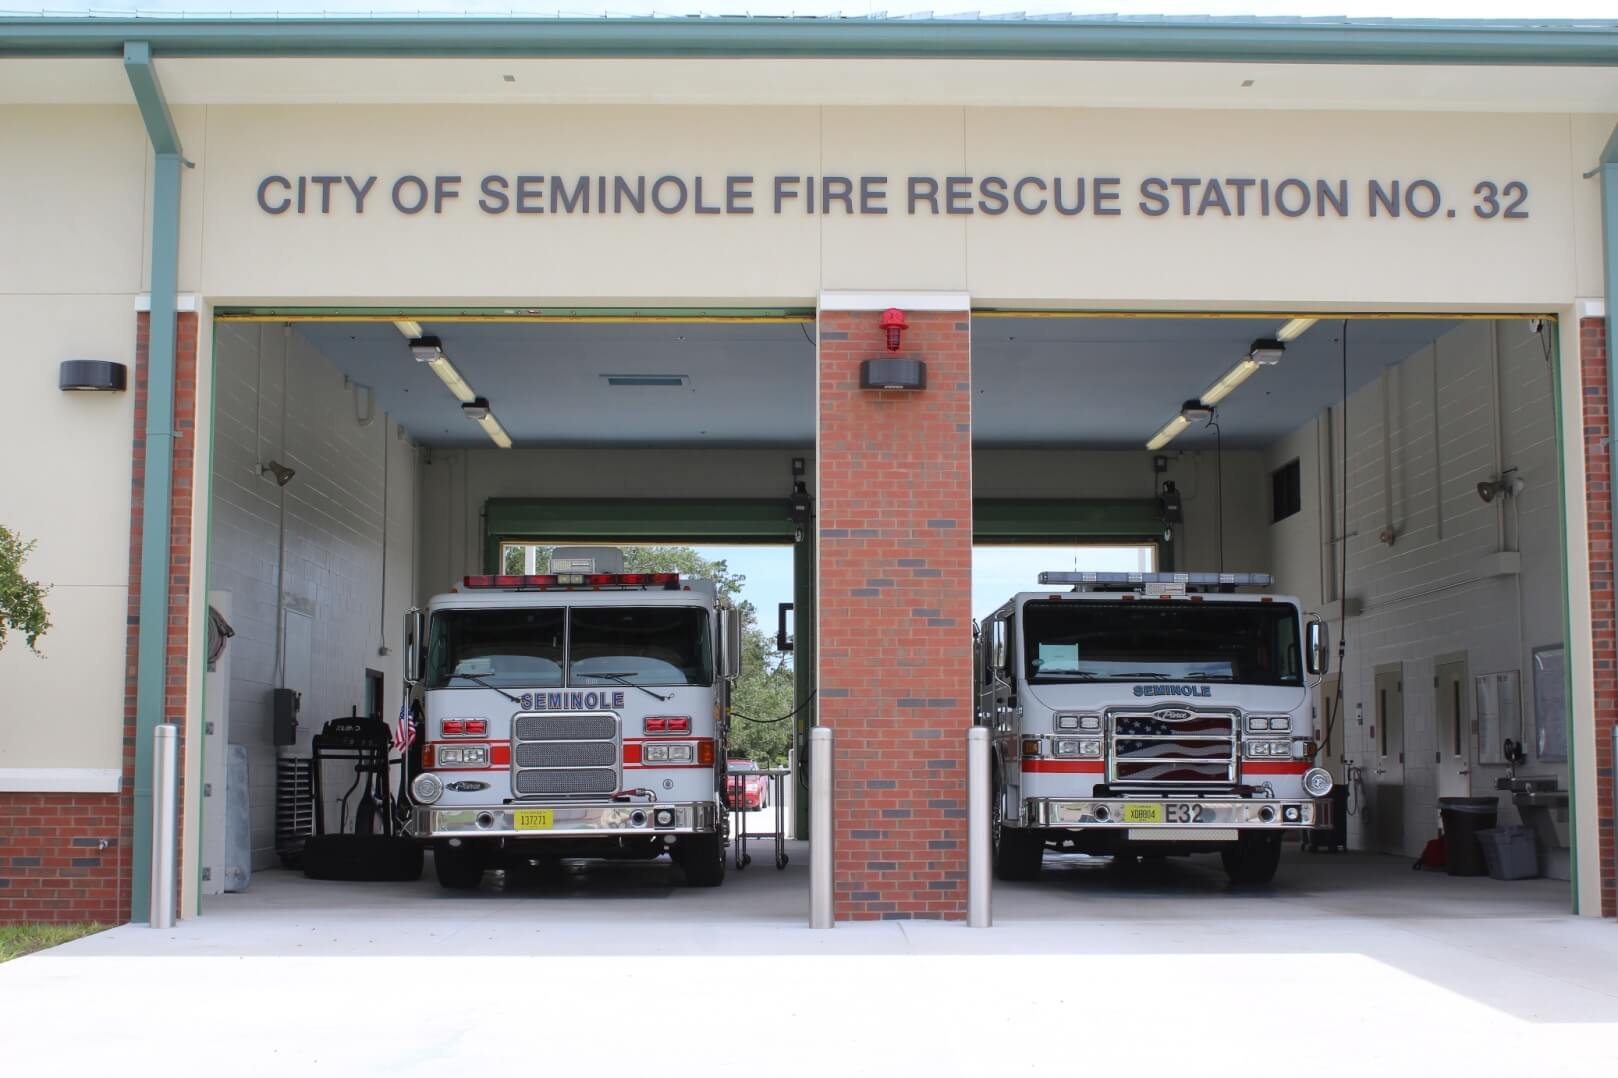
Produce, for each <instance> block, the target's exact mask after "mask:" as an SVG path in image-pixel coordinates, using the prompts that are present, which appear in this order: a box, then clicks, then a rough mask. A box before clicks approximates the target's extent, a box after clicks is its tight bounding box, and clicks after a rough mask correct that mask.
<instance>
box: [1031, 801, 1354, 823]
mask: <svg viewBox="0 0 1618 1078" xmlns="http://www.w3.org/2000/svg"><path fill="white" fill-rule="evenodd" d="M1126 805H1131V806H1132V805H1158V806H1161V807H1162V810H1163V811H1162V813H1161V817H1160V818H1159V819H1158V820H1156V821H1141V820H1130V819H1128V818H1127V815H1126V813H1125V806H1126ZM1023 826H1025V827H1052V828H1063V827H1071V828H1080V827H1082V828H1085V829H1087V830H1088V829H1090V828H1117V829H1119V830H1136V831H1138V830H1142V829H1151V828H1154V827H1161V828H1173V829H1174V830H1176V831H1179V830H1191V831H1196V830H1200V829H1208V830H1228V829H1230V828H1233V827H1234V828H1239V829H1241V830H1253V831H1296V830H1304V829H1308V828H1314V827H1329V826H1331V801H1330V800H1329V799H1322V800H1319V801H1310V800H1285V799H1280V798H1255V799H1251V800H1249V799H1246V798H1232V799H1227V800H1217V799H1214V798H1201V797H1187V798H1168V797H1165V798H1155V797H1140V798H1134V799H1131V798H1126V797H1112V798H1088V799H1084V800H1074V801H1067V800H1057V799H1055V798H1034V799H1030V800H1029V801H1027V802H1025V804H1024V808H1023Z"/></svg>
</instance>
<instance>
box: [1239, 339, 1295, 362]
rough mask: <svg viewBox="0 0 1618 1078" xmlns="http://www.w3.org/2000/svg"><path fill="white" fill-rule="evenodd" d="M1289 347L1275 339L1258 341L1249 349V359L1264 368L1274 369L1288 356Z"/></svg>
mask: <svg viewBox="0 0 1618 1078" xmlns="http://www.w3.org/2000/svg"><path fill="white" fill-rule="evenodd" d="M1286 353H1287V346H1286V345H1284V344H1282V343H1281V342H1280V341H1278V340H1275V339H1274V338H1273V337H1265V338H1262V339H1261V340H1256V341H1254V342H1253V343H1252V345H1250V346H1249V347H1248V349H1247V358H1248V359H1251V360H1252V361H1253V362H1254V363H1257V364H1259V365H1260V366H1264V367H1273V366H1275V365H1276V364H1277V363H1279V362H1281V357H1282V356H1284V355H1286Z"/></svg>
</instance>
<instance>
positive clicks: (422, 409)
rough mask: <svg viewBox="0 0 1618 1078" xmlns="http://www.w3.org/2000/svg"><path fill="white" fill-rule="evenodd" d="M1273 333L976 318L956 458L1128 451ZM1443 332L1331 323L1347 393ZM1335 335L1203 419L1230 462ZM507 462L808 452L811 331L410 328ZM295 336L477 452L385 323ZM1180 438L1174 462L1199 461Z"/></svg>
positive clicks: (771, 327)
mask: <svg viewBox="0 0 1618 1078" xmlns="http://www.w3.org/2000/svg"><path fill="white" fill-rule="evenodd" d="M1283 321H1284V319H1281V318H1264V319H1245V318H1243V319H1231V318H1127V319H1126V318H1033V317H1015V318H998V317H979V318H977V319H975V320H974V322H973V341H972V367H973V441H974V443H975V444H977V445H980V446H1064V447H1083V448H1122V449H1138V448H1141V447H1142V446H1143V445H1144V444H1145V442H1146V440H1147V439H1148V438H1149V437H1151V435H1152V434H1153V433H1154V432H1155V431H1156V430H1157V429H1158V428H1159V427H1161V426H1162V425H1163V423H1165V422H1166V421H1167V420H1168V419H1169V418H1171V417H1172V416H1173V415H1174V414H1176V413H1177V412H1178V411H1179V407H1180V404H1181V402H1182V401H1184V400H1186V399H1189V398H1194V397H1197V396H1199V395H1200V394H1201V393H1202V392H1203V390H1205V389H1206V388H1207V387H1208V386H1209V385H1211V384H1212V383H1213V382H1214V381H1215V380H1217V379H1218V378H1219V376H1220V375H1222V374H1224V372H1225V371H1226V370H1228V369H1229V368H1230V367H1231V366H1232V365H1233V364H1234V363H1236V362H1237V360H1239V359H1240V358H1241V357H1242V356H1243V355H1245V354H1246V352H1247V350H1248V347H1249V345H1250V344H1251V342H1252V341H1254V340H1255V339H1258V338H1261V337H1265V336H1270V335H1273V334H1274V333H1275V332H1276V331H1277V330H1278V328H1279V327H1280V325H1281V323H1282V322H1283ZM1453 325H1454V323H1452V322H1445V321H1437V320H1413V319H1363V320H1357V321H1351V322H1350V323H1349V349H1348V376H1349V387H1350V390H1351V391H1352V390H1353V389H1355V388H1358V387H1359V386H1361V385H1364V384H1365V383H1366V382H1368V381H1370V380H1371V379H1372V378H1374V377H1375V376H1376V374H1377V372H1378V371H1380V370H1381V369H1382V368H1383V367H1386V366H1389V365H1391V364H1394V363H1397V362H1399V361H1400V360H1402V359H1404V358H1406V357H1408V356H1409V355H1411V354H1412V353H1413V352H1415V351H1417V350H1418V349H1420V348H1421V347H1423V346H1425V345H1426V344H1427V343H1428V342H1430V341H1432V340H1434V339H1435V338H1437V337H1438V336H1440V335H1441V334H1442V333H1444V332H1445V331H1447V330H1448V329H1449V328H1452V327H1453ZM1341 327H1342V323H1341V322H1321V323H1319V324H1317V325H1316V326H1315V327H1314V328H1313V329H1311V330H1310V331H1309V332H1307V333H1306V334H1304V336H1303V337H1302V338H1300V339H1299V340H1297V341H1295V342H1293V343H1292V344H1291V345H1290V346H1289V347H1288V350H1287V355H1286V356H1285V358H1284V359H1283V360H1282V362H1281V363H1280V364H1279V365H1277V366H1274V367H1267V368H1264V369H1262V370H1260V371H1259V372H1258V373H1257V374H1255V375H1254V376H1253V377H1252V378H1251V379H1249V380H1248V381H1247V383H1246V384H1245V385H1243V386H1241V387H1240V388H1239V389H1237V390H1236V391H1235V393H1233V394H1232V395H1231V396H1230V397H1228V398H1227V399H1226V400H1225V402H1224V403H1223V404H1222V405H1221V407H1220V425H1221V430H1222V432H1223V438H1224V442H1225V445H1226V446H1227V447H1230V448H1259V447H1262V446H1266V445H1268V444H1270V443H1272V442H1274V441H1275V440H1276V439H1277V438H1279V437H1280V436H1282V435H1284V434H1286V433H1288V432H1290V431H1292V430H1294V429H1296V428H1297V427H1298V426H1300V425H1302V424H1303V423H1304V422H1305V421H1307V420H1308V419H1309V418H1310V417H1311V416H1314V415H1315V414H1317V413H1318V412H1320V411H1321V410H1322V409H1323V408H1325V407H1326V406H1327V405H1329V404H1332V403H1334V402H1335V401H1337V400H1338V399H1339V398H1340V396H1341V392H1342V373H1343V372H1342V353H1341V351H1340V348H1341ZM424 328H425V329H426V331H427V332H428V333H432V334H435V335H437V336H438V337H439V338H440V339H441V341H442V342H443V347H444V351H445V353H446V354H447V355H448V356H449V357H450V358H451V360H452V362H453V363H454V364H455V366H456V367H457V368H458V369H459V370H460V371H461V373H462V375H463V377H465V379H466V380H467V381H468V382H469V383H470V384H471V386H472V387H473V389H474V390H475V391H476V392H477V393H479V394H480V395H482V396H485V397H487V398H488V399H489V401H490V403H491V405H492V407H493V410H494V414H495V415H496V417H497V418H498V419H499V420H500V422H501V423H502V424H503V425H504V426H505V428H506V429H507V431H509V432H510V434H511V436H512V438H513V439H514V440H515V441H516V443H517V444H518V445H519V446H559V445H567V446H581V445H584V446H587V445H608V444H611V445H623V446H698V445H700V446H756V447H763V446H790V447H809V446H812V445H813V443H814V422H815V403H814V402H815V378H814V358H815V349H814V345H813V343H812V335H813V332H814V328H813V326H812V325H811V324H808V323H800V322H788V323H616V324H605V325H602V324H580V323H540V324H534V323H528V324H501V323H487V322H447V323H440V324H435V323H431V322H427V323H424ZM297 331H298V332H299V333H301V334H302V335H303V336H305V337H306V338H307V339H308V340H309V341H311V342H312V343H313V344H314V345H315V346H316V347H317V348H318V349H319V350H320V351H321V352H322V353H324V354H325V355H326V356H327V358H328V359H330V360H331V362H332V363H333V364H334V365H335V366H337V367H338V368H339V369H340V370H342V371H343V372H344V373H346V374H348V375H349V376H350V377H352V378H354V379H355V380H356V381H358V382H360V383H362V384H365V385H369V386H373V387H374V388H375V389H376V393H377V399H378V402H379V404H380V405H381V407H382V408H383V409H384V410H385V411H386V412H387V413H388V414H389V415H391V416H393V417H394V418H395V419H396V420H397V421H398V422H400V423H401V424H403V425H404V426H405V427H406V428H407V429H408V430H410V432H411V433H412V435H413V436H414V437H415V438H416V439H417V440H418V441H420V442H421V443H423V444H425V445H430V446H445V447H449V446H473V447H481V446H487V445H488V444H489V443H488V441H487V439H486V438H485V436H484V435H483V433H482V431H481V430H480V429H479V428H478V427H477V426H476V425H474V424H473V423H471V422H470V421H468V420H466V419H464V418H463V417H462V416H461V415H460V410H459V404H458V403H457V402H456V401H455V399H454V398H453V397H452V396H451V395H450V394H449V392H448V391H447V390H446V389H445V388H444V386H443V384H442V383H441V382H440V381H439V380H438V378H437V377H436V376H435V375H434V374H433V373H432V372H431V371H430V370H429V369H428V368H427V367H426V366H425V365H422V364H419V363H416V362H415V361H414V359H413V358H412V357H411V355H410V351H409V349H408V347H407V345H406V342H405V338H404V337H403V336H402V335H401V334H400V333H399V332H398V330H396V329H395V328H394V327H393V326H392V325H391V324H390V323H386V322H383V323H333V322H318V323H301V324H299V325H298V327H297ZM607 374H630V375H637V374H639V375H646V374H654V375H657V374H660V375H682V376H684V377H685V378H686V379H687V381H686V382H685V384H682V385H680V386H677V387H666V388H665V387H615V386H611V385H609V384H608V382H607V381H606V379H605V378H604V377H602V376H603V375H607ZM1212 441H1213V434H1212V432H1211V431H1206V430H1201V429H1197V430H1191V431H1187V432H1186V433H1185V434H1184V435H1182V436H1181V439H1180V441H1178V442H1177V443H1176V444H1177V445H1179V446H1182V447H1184V446H1192V447H1195V446H1199V445H1202V444H1204V443H1207V444H1210V445H1211V444H1212Z"/></svg>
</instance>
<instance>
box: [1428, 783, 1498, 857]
mask: <svg viewBox="0 0 1618 1078" xmlns="http://www.w3.org/2000/svg"><path fill="white" fill-rule="evenodd" d="M1499 813H1500V801H1499V799H1497V798H1493V797H1440V798H1439V799H1438V818H1439V820H1440V821H1441V822H1442V824H1443V827H1444V870H1445V871H1446V872H1448V873H1449V874H1450V875H1451V876H1481V875H1483V874H1484V871H1485V866H1484V861H1483V848H1482V847H1481V846H1480V845H1478V832H1479V831H1487V830H1489V829H1490V828H1492V827H1494V825H1495V820H1496V817H1497V816H1498V815H1499Z"/></svg>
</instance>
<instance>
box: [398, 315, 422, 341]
mask: <svg viewBox="0 0 1618 1078" xmlns="http://www.w3.org/2000/svg"><path fill="white" fill-rule="evenodd" d="M393 328H394V329H396V330H398V331H399V332H400V333H403V334H404V335H405V337H406V339H408V340H412V341H413V340H416V339H417V338H418V337H420V336H421V323H420V322H412V321H410V320H409V319H404V320H402V321H398V322H395V323H393Z"/></svg>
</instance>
